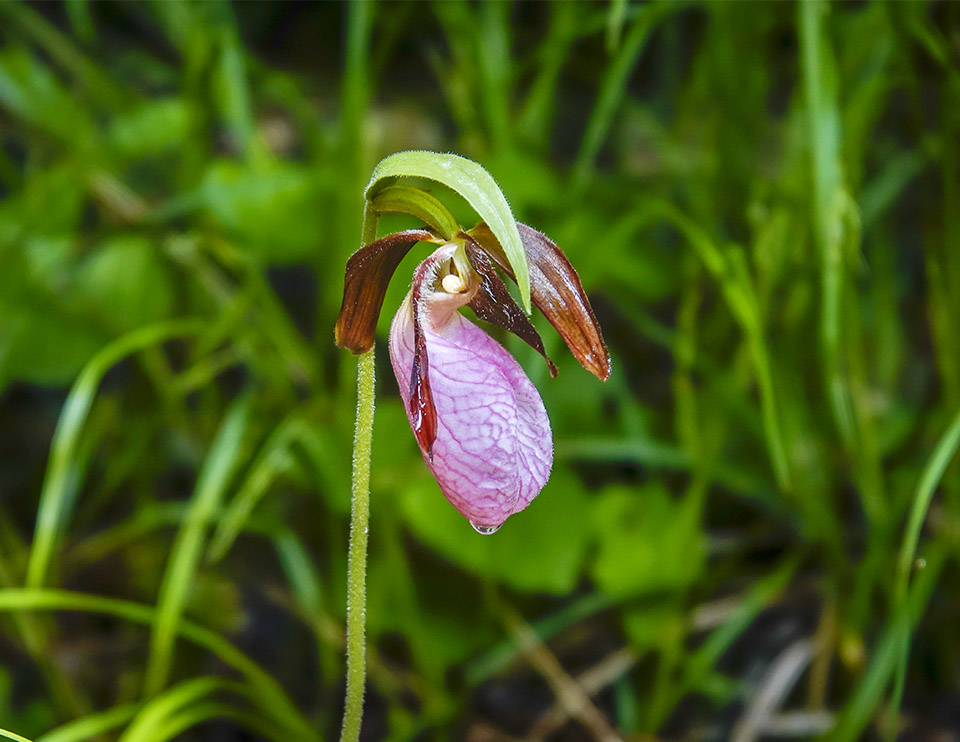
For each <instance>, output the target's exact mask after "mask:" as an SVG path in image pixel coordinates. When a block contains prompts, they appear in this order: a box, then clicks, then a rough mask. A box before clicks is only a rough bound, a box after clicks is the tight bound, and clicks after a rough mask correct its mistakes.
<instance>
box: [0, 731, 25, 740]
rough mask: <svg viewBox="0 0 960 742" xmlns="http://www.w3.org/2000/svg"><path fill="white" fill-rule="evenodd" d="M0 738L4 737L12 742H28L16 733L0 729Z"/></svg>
mask: <svg viewBox="0 0 960 742" xmlns="http://www.w3.org/2000/svg"><path fill="white" fill-rule="evenodd" d="M0 737H6V738H7V739H12V740H14V742H30V740H29V739H27V738H26V737H21V736H20V735H19V734H17V733H16V732H11V731H8V730H6V729H0Z"/></svg>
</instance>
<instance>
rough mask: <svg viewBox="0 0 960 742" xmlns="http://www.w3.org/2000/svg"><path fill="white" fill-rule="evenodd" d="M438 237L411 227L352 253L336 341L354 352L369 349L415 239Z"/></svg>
mask: <svg viewBox="0 0 960 742" xmlns="http://www.w3.org/2000/svg"><path fill="white" fill-rule="evenodd" d="M436 240H437V238H436V237H435V236H434V235H433V233H432V232H428V231H427V230H425V229H408V230H407V231H405V232H396V233H394V234H389V235H387V236H386V237H381V238H380V239H379V240H376V241H374V242H371V243H370V244H368V245H364V246H363V247H361V248H360V249H359V250H357V251H356V252H355V253H354V254H353V255H351V256H350V259H349V260H348V261H347V270H346V275H345V276H344V279H343V303H342V304H341V305H340V314H339V315H338V316H337V327H336V331H335V337H336V341H337V345H339V346H340V347H341V348H346V349H347V350H349V351H351V352H353V353H366V352H367V351H368V350H370V349H371V348H372V347H373V340H374V335H375V333H376V330H377V318H378V317H379V316H380V309H381V307H382V306H383V298H384V296H385V295H386V293H387V284H388V283H390V278H391V276H393V272H394V271H395V270H396V269H397V266H398V265H400V261H401V260H403V258H404V256H405V255H406V254H407V253H408V252H409V251H410V248H411V247H413V246H414V245H415V244H416V243H418V242H436Z"/></svg>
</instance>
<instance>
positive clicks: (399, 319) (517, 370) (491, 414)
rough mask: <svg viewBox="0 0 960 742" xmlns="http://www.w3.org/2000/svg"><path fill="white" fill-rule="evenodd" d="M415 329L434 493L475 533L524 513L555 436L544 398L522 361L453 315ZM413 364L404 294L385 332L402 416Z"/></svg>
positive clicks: (542, 480) (542, 477) (545, 472)
mask: <svg viewBox="0 0 960 742" xmlns="http://www.w3.org/2000/svg"><path fill="white" fill-rule="evenodd" d="M426 314H427V316H426V317H424V318H423V321H422V322H421V331H422V333H423V337H424V339H425V341H426V350H427V356H428V358H429V370H428V378H429V384H430V389H431V393H432V396H433V402H434V405H435V407H436V416H437V435H436V439H435V441H434V442H433V448H432V456H430V455H428V453H427V451H426V450H424V449H423V446H422V445H421V450H422V451H423V453H424V460H425V461H426V462H427V466H429V467H430V469H431V471H432V472H433V475H434V476H435V477H436V479H437V482H438V484H439V485H440V489H441V491H442V492H443V494H444V495H445V496H446V498H447V499H448V500H449V501H450V502H451V504H452V505H453V506H454V507H455V508H457V510H459V511H460V512H461V513H462V514H463V515H464V516H465V517H466V518H467V519H468V520H469V521H470V522H471V524H472V525H473V526H474V528H476V529H477V530H478V531H480V532H481V533H492V532H493V531H494V530H496V529H497V528H499V527H500V526H501V525H502V524H503V522H504V521H505V520H506V519H507V518H508V517H509V516H510V515H512V514H513V513H516V512H519V511H520V510H523V509H524V508H525V507H527V505H529V504H530V502H531V501H532V500H533V498H534V497H536V496H537V494H539V492H540V490H541V489H542V488H543V486H544V484H546V481H547V479H548V478H549V476H550V469H551V466H552V464H553V438H552V434H551V432H550V421H549V419H548V418H547V412H546V410H545V409H544V406H543V401H542V400H541V399H540V395H539V393H538V392H537V390H536V388H535V387H534V386H533V384H532V383H531V382H530V380H529V379H528V378H527V376H526V374H525V373H524V371H523V369H522V368H521V367H520V364H518V363H517V362H516V360H514V358H513V357H512V356H511V355H510V354H509V353H508V352H507V351H506V350H505V349H504V348H503V346H501V345H500V344H499V343H497V342H496V341H495V340H494V339H493V338H491V337H490V336H489V335H487V334H486V333H485V332H484V331H483V330H481V329H480V328H479V327H477V326H476V325H474V324H473V323H472V322H470V321H469V320H467V319H466V318H465V317H463V316H462V315H461V314H460V313H459V312H456V311H454V312H452V313H444V316H443V317H442V321H441V323H440V326H439V327H437V326H436V325H435V324H434V323H433V322H432V321H431V318H430V316H429V313H426ZM413 359H414V316H413V309H412V303H411V300H410V297H409V295H408V298H407V300H406V301H404V303H403V305H401V307H400V309H399V311H398V312H397V314H396V316H395V317H394V319H393V324H392V326H391V328H390V360H391V363H392V364H393V370H394V373H395V375H396V377H397V383H398V384H399V386H400V394H401V396H402V397H403V400H404V407H405V408H406V410H407V416H408V418H409V419H410V421H411V426H414V420H413V416H412V415H411V412H410V384H411V372H412V369H413Z"/></svg>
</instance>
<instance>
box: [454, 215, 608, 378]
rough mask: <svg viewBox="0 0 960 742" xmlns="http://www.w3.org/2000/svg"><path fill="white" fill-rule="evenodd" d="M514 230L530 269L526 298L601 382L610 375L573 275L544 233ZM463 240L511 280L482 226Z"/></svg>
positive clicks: (522, 227) (498, 250)
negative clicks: (476, 247) (470, 239)
mask: <svg viewBox="0 0 960 742" xmlns="http://www.w3.org/2000/svg"><path fill="white" fill-rule="evenodd" d="M517 229H518V231H519V232H520V240H521V242H523V248H524V250H525V251H526V254H527V261H528V263H529V265H530V298H531V299H533V303H534V304H535V305H536V306H537V308H538V309H539V310H540V311H541V312H543V314H544V316H545V317H546V318H547V319H548V320H549V322H550V324H551V325H553V326H554V328H555V329H556V331H557V332H558V333H560V337H562V338H563V340H564V342H565V343H566V344H567V347H568V348H570V352H571V353H573V355H574V357H575V358H576V359H577V360H578V361H579V362H580V365H581V366H583V367H584V368H585V369H587V371H589V372H590V373H592V374H593V375H594V376H596V377H597V378H598V379H600V380H601V381H606V380H607V378H608V377H609V376H610V354H609V352H608V351H607V346H606V344H605V343H604V342H603V335H602V334H601V332H600V325H598V324H597V319H596V317H594V315H593V309H592V308H591V306H590V301H589V300H588V299H587V294H586V292H585V291H584V290H583V286H582V285H581V283H580V277H579V276H578V275H577V271H576V270H574V267H573V266H572V265H571V264H570V261H569V260H567V257H566V255H564V254H563V253H562V252H561V251H560V248H559V247H557V245H556V244H555V243H554V242H553V241H552V240H551V239H550V238H549V237H547V236H546V235H545V234H542V233H540V232H538V231H537V230H535V229H534V228H533V227H528V226H527V225H526V224H521V223H520V222H517ZM469 235H470V236H471V237H473V239H474V240H476V241H477V242H478V243H479V244H480V246H481V247H482V248H483V250H484V252H486V253H487V255H489V256H490V257H491V258H493V260H494V261H495V262H496V263H497V264H498V265H499V266H500V268H502V269H503V270H504V272H505V273H506V274H507V275H509V276H510V278H512V279H513V280H514V281H516V276H514V274H513V270H512V269H511V268H510V263H509V261H508V260H507V257H506V255H505V254H504V252H503V248H502V247H500V243H499V242H498V241H497V238H496V237H495V236H494V234H493V232H491V231H490V228H489V227H488V226H487V225H486V224H484V223H482V222H481V223H480V224H478V225H477V226H476V227H474V228H473V229H471V230H470V232H469Z"/></svg>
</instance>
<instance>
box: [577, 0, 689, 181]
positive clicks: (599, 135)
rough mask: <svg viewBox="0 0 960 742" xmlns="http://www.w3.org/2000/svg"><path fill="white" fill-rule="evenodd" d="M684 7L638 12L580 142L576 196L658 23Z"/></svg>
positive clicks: (655, 5)
mask: <svg viewBox="0 0 960 742" xmlns="http://www.w3.org/2000/svg"><path fill="white" fill-rule="evenodd" d="M684 5H685V3H681V2H672V3H668V2H650V3H646V4H645V5H643V6H642V7H641V8H640V9H639V10H638V11H637V14H636V16H635V18H634V19H633V22H632V23H631V24H630V30H629V31H627V36H626V38H624V40H623V43H622V44H621V45H620V48H619V49H618V51H617V54H616V56H615V57H614V58H613V61H611V63H610V66H609V67H608V68H607V71H606V72H605V73H604V76H603V82H601V83H600V93H599V95H598V96H597V102H596V104H595V105H594V107H593V111H592V112H591V114H590V120H589V121H588V122H587V130H586V132H584V135H583V140H582V141H581V142H580V150H579V152H578V153H577V159H576V161H575V162H574V166H573V174H572V176H571V180H570V190H571V192H572V193H573V194H574V195H576V194H578V193H580V192H581V191H582V190H583V188H584V187H585V186H586V185H587V183H588V182H589V180H590V177H591V175H592V174H593V167H594V163H595V161H596V159H597V155H598V154H599V153H600V148H601V147H602V146H603V142H604V140H605V139H606V137H607V133H608V132H609V131H610V126H611V125H612V124H613V117H614V115H615V114H616V113H617V109H618V108H619V107H620V104H621V103H622V102H623V99H624V96H625V95H626V92H627V82H628V81H629V79H630V73H631V72H633V69H634V67H636V65H637V62H638V61H639V59H640V55H641V54H642V53H643V50H644V48H645V47H646V43H647V39H648V38H649V36H650V33H651V31H653V28H654V26H655V25H656V24H657V22H659V21H660V20H662V19H663V18H664V17H665V16H667V15H669V14H670V13H672V12H675V11H677V10H680V9H681V8H683V7H684Z"/></svg>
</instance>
